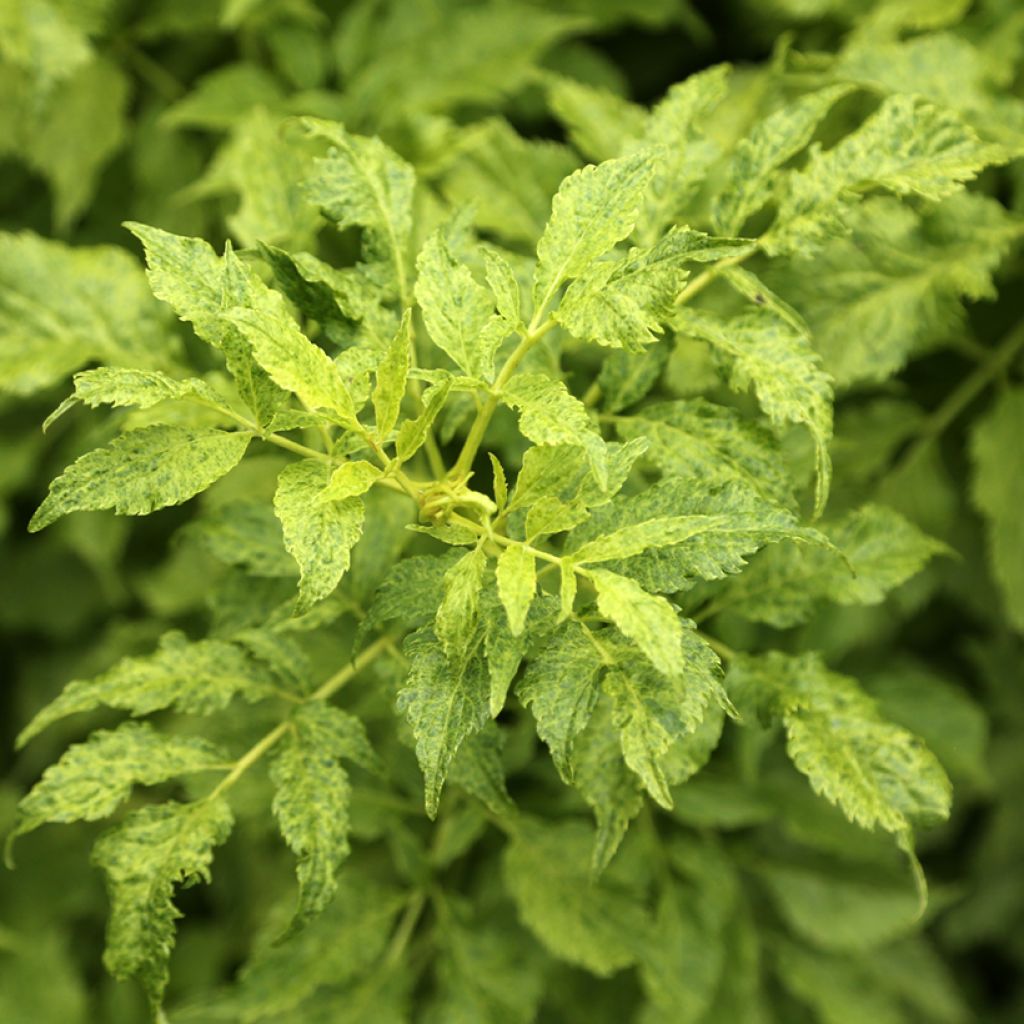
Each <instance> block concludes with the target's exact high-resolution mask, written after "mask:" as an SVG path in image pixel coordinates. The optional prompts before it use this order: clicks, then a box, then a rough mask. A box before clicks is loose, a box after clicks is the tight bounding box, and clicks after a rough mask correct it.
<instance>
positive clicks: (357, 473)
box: [317, 459, 383, 503]
mask: <svg viewBox="0 0 1024 1024" xmlns="http://www.w3.org/2000/svg"><path fill="white" fill-rule="evenodd" d="M382 473H383V471H382V470H380V469H378V468H377V467H376V466H375V465H374V464H373V463H372V462H366V461H365V460H364V459H355V460H353V461H350V462H343V463H342V464H341V465H340V466H339V467H338V468H337V469H336V470H335V471H334V472H333V473H332V474H331V478H330V480H328V481H327V486H326V487H325V488H324V489H323V490H322V491H321V492H320V496H319V497H318V498H317V501H318V502H320V503H323V502H325V501H345V499H346V498H358V497H359V496H360V495H363V494H365V493H366V492H367V491H368V490H369V489H370V488H371V487H372V486H373V485H374V484H375V483H376V482H377V481H378V480H379V479H380V478H381V475H382Z"/></svg>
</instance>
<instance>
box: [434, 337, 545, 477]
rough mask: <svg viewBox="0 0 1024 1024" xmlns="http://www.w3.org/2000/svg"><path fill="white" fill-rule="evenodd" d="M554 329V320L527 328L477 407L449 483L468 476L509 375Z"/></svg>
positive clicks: (510, 375)
mask: <svg viewBox="0 0 1024 1024" xmlns="http://www.w3.org/2000/svg"><path fill="white" fill-rule="evenodd" d="M554 327H555V322H554V320H547V321H545V322H544V323H543V324H541V325H540V326H539V327H537V328H533V327H532V325H531V327H530V328H527V331H526V333H525V334H524V335H523V337H522V340H521V341H520V342H519V344H518V345H517V346H516V348H515V350H514V351H513V352H512V354H511V355H510V356H509V357H508V359H507V360H506V362H505V365H504V366H503V367H502V368H501V372H500V373H499V374H498V376H497V377H496V378H495V381H494V386H493V387H492V388H491V391H490V394H489V395H488V396H487V400H486V401H485V402H484V404H483V405H482V406H481V407H480V411H479V412H478V413H477V414H476V419H474V420H473V424H472V426H471V427H470V428H469V433H468V434H467V435H466V440H465V443H464V444H463V446H462V451H461V452H459V457H458V460H457V461H456V463H455V465H454V466H453V467H452V469H451V473H450V476H451V477H452V479H454V480H462V479H464V478H465V477H467V476H468V475H469V471H470V467H472V465H473V460H474V459H475V458H476V453H477V452H478V451H479V449H480V445H481V443H482V442H483V439H484V434H486V433H487V428H488V427H489V426H490V423H491V417H493V416H494V412H495V410H496V409H497V408H498V402H499V401H500V400H501V391H502V388H504V387H505V385H506V384H507V383H508V382H509V379H510V378H511V377H512V374H513V373H515V372H516V370H517V369H518V367H519V364H520V363H521V362H522V361H523V359H524V358H525V357H526V355H527V353H528V352H529V351H530V349H532V348H533V346H534V345H536V344H537V342H538V341H540V339H541V338H543V337H544V335H545V334H547V333H548V331H550V330H552V329H553V328H554Z"/></svg>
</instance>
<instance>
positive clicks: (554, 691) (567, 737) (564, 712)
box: [516, 621, 602, 782]
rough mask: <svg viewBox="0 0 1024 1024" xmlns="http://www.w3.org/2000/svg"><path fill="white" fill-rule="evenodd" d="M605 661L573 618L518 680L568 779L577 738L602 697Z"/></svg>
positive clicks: (540, 733) (542, 735)
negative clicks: (600, 679)
mask: <svg viewBox="0 0 1024 1024" xmlns="http://www.w3.org/2000/svg"><path fill="white" fill-rule="evenodd" d="M601 666H602V660H601V655H600V653H599V652H598V649H597V647H596V646H595V645H594V644H593V643H592V642H591V640H590V639H589V638H588V637H587V634H586V633H585V631H584V629H583V627H582V626H581V625H580V624H579V623H577V622H573V621H569V622H566V623H565V624H564V625H562V626H561V627H559V629H558V631H557V632H556V633H555V634H553V635H552V636H551V638H550V640H549V641H548V642H546V643H544V644H543V646H542V647H541V649H540V650H539V651H537V652H536V653H535V654H534V655H533V657H531V658H530V660H529V661H528V662H527V665H526V672H525V673H524V674H523V678H522V679H521V680H520V681H519V683H517V684H516V694H517V695H518V697H519V699H520V700H521V701H522V702H523V704H525V705H526V706H527V707H528V708H529V709H530V711H531V713H532V714H533V717H534V720H535V721H536V723H537V735H538V736H540V738H541V739H542V740H543V741H544V742H545V743H546V744H547V745H548V749H549V750H550V751H551V758H552V760H553V761H554V762H555V767H556V768H557V769H558V773H559V774H560V775H561V776H562V778H563V779H564V780H565V781H567V782H568V781H570V780H571V778H572V772H573V768H572V765H573V761H572V751H573V742H574V740H575V738H576V737H577V736H578V735H579V734H580V733H581V732H582V731H583V729H584V728H586V725H587V721H588V720H589V718H590V715H591V712H592V711H593V709H594V704H595V702H596V701H597V695H598V690H597V673H598V671H599V670H600V669H601Z"/></svg>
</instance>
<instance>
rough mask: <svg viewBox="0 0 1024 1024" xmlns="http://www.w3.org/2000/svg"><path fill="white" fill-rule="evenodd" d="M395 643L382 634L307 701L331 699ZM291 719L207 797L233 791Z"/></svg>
mask: <svg viewBox="0 0 1024 1024" xmlns="http://www.w3.org/2000/svg"><path fill="white" fill-rule="evenodd" d="M391 643H393V637H390V636H386V637H381V638H380V639H379V640H376V641H374V642H373V643H372V644H370V646H369V647H367V648H366V649H365V650H363V651H361V652H360V653H359V654H358V655H357V656H356V657H355V658H354V659H353V660H352V661H351V662H349V664H347V665H345V666H344V667H343V668H341V669H339V670H338V671H337V672H335V673H334V675H333V676H331V677H330V679H328V680H327V681H326V682H325V683H323V684H322V685H321V686H319V687H318V688H317V689H316V690H314V691H313V692H312V693H311V694H310V695H309V696H308V697H307V698H306V703H308V702H309V701H316V700H327V698H328V697H331V696H332V695H333V694H335V693H337V692H338V690H340V689H341V688H342V687H343V686H344V685H345V684H346V683H347V682H348V681H349V680H350V679H351V678H352V677H353V676H355V675H357V674H358V673H359V672H361V671H362V670H363V669H364V668H366V666H367V665H369V664H370V662H372V661H373V660H374V659H375V658H376V657H377V655H378V654H380V652H381V651H383V650H384V649H385V648H386V647H387V646H388V645H389V644H391ZM291 727H292V726H291V721H290V720H288V719H286V720H285V721H283V722H279V723H278V724H277V725H276V726H274V728H273V729H271V730H270V732H268V733H267V734H266V735H265V736H264V737H263V738H262V739H260V740H258V741H257V742H256V743H254V744H253V745H252V746H251V747H250V748H249V749H248V750H247V751H246V752H245V753H244V754H243V755H242V756H241V757H240V758H239V759H238V760H237V761H236V762H235V764H234V767H232V769H231V771H229V772H228V774H227V775H225V776H224V778H223V779H221V780H220V782H218V783H217V785H216V786H215V787H214V788H213V790H211V792H210V794H209V796H207V797H206V799H207V800H215V799H216V798H217V797H219V796H220V795H221V794H223V793H225V792H226V791H227V790H229V789H230V788H231V787H232V786H233V785H234V784H235V783H236V782H238V780H239V779H240V778H241V777H242V776H243V775H244V774H245V773H246V772H247V771H248V770H249V769H250V768H251V767H252V766H253V765H254V764H256V762H257V761H259V760H260V759H261V758H262V757H263V755H264V754H266V753H267V751H269V750H270V749H271V748H272V747H274V746H275V745H276V744H277V742H278V741H279V740H280V739H281V738H282V737H283V736H284V735H285V733H287V732H288V730H289V729H290V728H291Z"/></svg>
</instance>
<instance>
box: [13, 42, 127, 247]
mask: <svg viewBox="0 0 1024 1024" xmlns="http://www.w3.org/2000/svg"><path fill="white" fill-rule="evenodd" d="M130 98H131V82H130V80H129V78H128V76H127V75H125V73H124V72H123V71H122V70H121V68H120V67H118V66H117V64H115V63H114V62H113V61H110V60H107V59H105V58H102V57H99V58H95V59H93V60H90V61H88V62H87V63H85V64H82V65H81V67H79V68H77V69H76V70H75V71H74V73H73V74H71V75H70V76H68V77H67V78H65V79H64V81H62V82H61V83H60V84H59V85H58V86H57V88H56V89H55V90H54V92H53V93H52V95H51V96H50V97H49V101H48V102H47V103H46V104H44V105H42V109H40V107H39V106H35V107H34V109H32V108H30V110H31V114H30V116H29V117H27V118H25V121H24V126H23V128H22V135H23V143H22V145H23V152H24V155H25V158H26V159H27V161H28V162H29V164H30V165H31V166H32V167H33V168H34V169H35V170H36V171H38V172H39V173H40V174H42V175H43V177H44V178H46V180H47V181H48V182H49V184H50V188H51V190H52V193H53V221H54V226H55V228H56V230H57V231H59V232H61V233H62V234H63V233H66V232H67V230H68V228H69V227H70V226H71V225H72V224H74V222H75V221H76V220H78V219H79V218H80V217H81V215H82V214H83V213H84V212H85V210H86V209H87V208H88V206H89V204H90V202H91V200H92V198H93V195H94V193H95V191H96V188H97V185H98V183H99V178H100V174H101V172H102V171H103V168H104V165H105V164H107V162H108V161H109V160H110V158H111V157H112V156H114V154H115V153H116V152H117V151H118V150H119V149H120V148H121V147H122V146H123V145H124V142H125V135H126V129H127V128H128V124H127V117H126V113H127V111H128V106H129V102H130Z"/></svg>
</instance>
